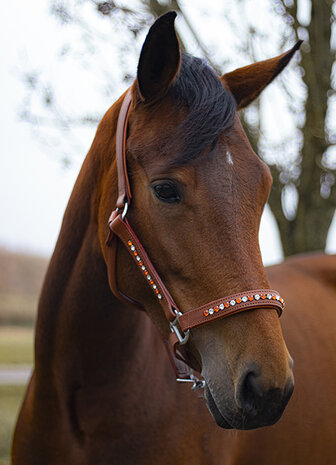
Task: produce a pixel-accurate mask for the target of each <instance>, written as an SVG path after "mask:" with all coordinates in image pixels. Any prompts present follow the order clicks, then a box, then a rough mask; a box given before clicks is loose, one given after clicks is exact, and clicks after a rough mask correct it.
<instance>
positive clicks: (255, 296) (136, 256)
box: [106, 89, 285, 375]
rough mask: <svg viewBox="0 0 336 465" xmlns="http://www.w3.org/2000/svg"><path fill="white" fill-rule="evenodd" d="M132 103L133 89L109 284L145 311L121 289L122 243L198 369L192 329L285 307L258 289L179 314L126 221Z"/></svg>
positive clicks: (120, 141)
mask: <svg viewBox="0 0 336 465" xmlns="http://www.w3.org/2000/svg"><path fill="white" fill-rule="evenodd" d="M131 102H132V97H131V90H130V89H129V90H128V91H127V92H126V94H125V97H124V100H123V103H122V105H121V109H120V112H119V117H118V123H117V131H116V162H117V172H118V200H117V204H116V207H117V208H116V210H114V211H113V212H112V214H111V216H110V218H109V221H108V226H109V235H108V238H107V241H106V244H107V245H108V251H107V254H108V255H107V269H108V278H109V284H110V287H111V290H112V292H113V293H114V295H115V296H116V297H117V298H118V299H119V300H121V301H122V302H124V303H127V304H130V305H132V306H134V307H136V308H138V309H141V310H143V307H142V305H141V304H140V303H138V302H136V301H135V300H133V299H132V298H130V297H129V296H126V295H125V294H123V293H122V292H121V291H120V290H119V287H118V283H117V273H116V262H117V249H118V243H119V242H120V241H121V242H122V243H123V244H124V246H125V247H126V249H127V250H128V252H129V253H130V255H131V256H132V257H133V260H134V261H135V263H136V265H137V267H138V269H139V271H140V273H141V274H142V275H143V277H144V279H145V280H146V282H147V284H148V285H149V286H150V288H151V289H152V291H153V293H154V295H155V297H156V299H157V300H158V302H159V303H160V304H161V306H162V308H163V311H164V313H165V316H166V318H167V320H168V322H169V324H170V330H171V332H170V335H169V338H168V339H169V345H170V347H171V348H172V350H173V352H174V354H175V355H176V356H177V357H178V358H179V359H180V360H183V362H185V363H187V364H188V365H190V366H192V367H193V368H195V365H194V364H193V363H192V362H190V359H189V357H188V356H187V351H186V350H185V347H183V346H184V344H185V343H186V342H187V341H188V338H189V334H190V330H191V329H192V328H196V327H198V326H202V325H204V324H207V323H210V322H211V321H214V320H218V319H220V318H224V317H228V316H230V315H233V314H236V313H240V312H243V311H245V310H253V309H256V308H273V309H275V310H276V311H277V312H278V315H279V316H280V315H281V313H282V310H283V308H284V306H285V303H284V300H283V299H282V298H281V297H280V295H279V293H278V292H277V291H273V290H270V289H256V290H249V291H244V292H240V293H237V294H234V295H230V296H227V297H223V298H221V299H218V300H215V301H213V302H210V303H208V304H205V305H202V306H201V307H198V308H195V309H193V310H189V311H187V312H185V313H182V312H181V311H180V310H179V308H178V306H177V305H176V303H175V302H174V299H173V297H172V296H171V294H170V292H169V291H168V289H167V288H166V286H165V285H164V283H163V282H162V280H161V278H160V276H159V274H158V273H157V271H156V269H155V267H154V265H153V264H152V262H151V261H150V258H149V257H148V255H147V253H146V251H145V249H144V247H143V246H142V244H141V242H140V240H139V238H138V237H137V236H136V234H135V232H134V231H133V229H132V227H131V226H130V224H129V222H128V221H127V218H126V214H127V209H128V207H129V205H130V202H131V199H132V195H131V189H130V184H129V178H128V174H127V165H126V132H127V122H128V115H129V109H130V106H131ZM118 239H119V240H118ZM177 375H179V373H177Z"/></svg>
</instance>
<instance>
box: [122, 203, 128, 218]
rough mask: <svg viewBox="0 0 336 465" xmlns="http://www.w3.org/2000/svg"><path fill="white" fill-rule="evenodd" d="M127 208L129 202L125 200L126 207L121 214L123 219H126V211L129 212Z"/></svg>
mask: <svg viewBox="0 0 336 465" xmlns="http://www.w3.org/2000/svg"><path fill="white" fill-rule="evenodd" d="M127 210H128V203H127V202H125V205H124V209H123V212H122V214H121V219H122V220H124V218H125V216H126V213H127Z"/></svg>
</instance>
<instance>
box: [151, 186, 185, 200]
mask: <svg viewBox="0 0 336 465" xmlns="http://www.w3.org/2000/svg"><path fill="white" fill-rule="evenodd" d="M153 191H154V194H155V196H156V197H157V198H158V199H159V200H161V201H162V202H168V203H177V202H179V201H180V200H181V197H180V195H179V193H178V192H177V189H176V187H175V186H174V185H172V184H170V183H167V182H165V183H162V184H155V186H153Z"/></svg>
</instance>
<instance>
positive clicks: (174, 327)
mask: <svg viewBox="0 0 336 465" xmlns="http://www.w3.org/2000/svg"><path fill="white" fill-rule="evenodd" d="M174 312H175V315H176V318H175V319H174V321H171V322H170V323H169V324H170V330H171V332H172V333H175V334H176V337H177V339H178V341H179V343H180V344H181V345H182V346H183V345H184V344H186V343H187V342H188V339H189V335H190V331H189V329H188V330H187V331H186V332H185V333H182V334H181V332H180V330H179V328H178V327H177V324H178V325H179V326H180V322H179V316H181V315H182V313H181V312H179V311H177V310H174Z"/></svg>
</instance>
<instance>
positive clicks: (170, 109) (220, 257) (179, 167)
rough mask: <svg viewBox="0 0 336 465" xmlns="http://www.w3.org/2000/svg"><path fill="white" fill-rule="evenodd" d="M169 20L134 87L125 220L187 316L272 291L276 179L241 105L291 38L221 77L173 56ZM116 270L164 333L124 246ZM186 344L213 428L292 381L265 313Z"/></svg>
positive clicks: (281, 399)
mask: <svg viewBox="0 0 336 465" xmlns="http://www.w3.org/2000/svg"><path fill="white" fill-rule="evenodd" d="M175 16H176V15H175V13H167V14H166V15H164V16H162V17H161V18H159V19H158V20H157V21H156V22H155V23H154V25H153V26H152V27H151V29H150V31H149V33H148V35H147V38H146V40H145V42H144V45H143V48H142V51H141V55H140V59H139V64H138V72H137V79H136V80H135V82H134V83H133V85H132V87H131V94H132V103H131V107H130V113H129V119H128V129H127V141H126V155H127V167H128V173H129V177H130V184H131V189H132V195H133V199H132V204H131V206H130V208H129V211H128V213H127V218H128V220H129V222H130V224H132V227H133V229H134V231H135V232H136V234H137V235H138V237H139V238H140V239H141V243H142V244H143V246H144V248H145V249H146V251H147V253H148V255H149V257H150V259H151V261H152V263H153V264H154V265H155V267H156V269H157V270H158V273H159V274H160V277H161V279H162V281H163V282H164V283H165V286H166V287H167V289H168V290H169V292H170V293H171V295H172V296H173V298H174V301H175V302H176V304H177V305H178V307H179V309H180V310H181V312H182V313H185V312H188V310H190V309H193V308H195V307H199V306H201V305H203V304H205V303H206V302H210V301H213V300H215V299H219V298H220V297H222V296H224V295H228V294H233V293H238V292H241V291H243V290H244V289H259V288H266V289H268V288H269V287H270V285H269V282H268V280H267V277H266V274H265V270H264V267H263V264H262V259H261V255H260V250H259V244H258V230H259V224H260V219H261V215H262V211H263V208H264V205H265V203H266V201H267V198H268V195H269V192H270V188H271V185H272V178H271V174H270V172H269V169H268V167H267V166H266V164H265V163H264V162H263V161H262V160H261V159H260V158H259V157H258V156H257V155H256V154H255V153H254V151H253V150H252V148H251V146H250V144H249V141H248V139H247V137H246V135H245V133H244V130H243V128H242V125H241V123H240V120H239V117H238V115H237V111H238V110H239V109H241V108H243V107H245V106H246V105H248V104H249V103H250V102H251V101H253V100H254V99H255V98H256V97H257V96H258V95H259V94H260V92H261V91H262V90H263V89H264V88H265V87H266V85H268V84H269V83H270V82H271V81H272V80H273V79H274V78H275V77H276V75H277V74H279V73H280V72H281V70H282V69H283V68H284V67H285V66H286V64H287V63H288V62H289V60H290V58H291V57H292V56H293V54H294V52H295V50H296V49H297V48H298V44H297V45H296V46H295V47H294V48H293V49H292V50H290V51H289V52H287V53H284V54H283V55H281V56H279V57H276V58H273V59H270V60H266V61H263V62H259V63H255V64H252V65H250V66H247V67H245V68H241V69H238V70H236V71H233V72H231V73H228V74H224V75H223V76H221V77H218V76H217V75H216V74H215V73H214V71H213V70H212V69H211V68H210V67H209V66H208V65H207V64H206V63H205V62H204V61H203V60H200V59H198V58H195V57H192V56H189V55H186V54H181V52H180V48H179V43H178V39H177V37H176V33H175V30H174V19H175ZM121 101H122V99H120V100H119V101H118V102H117V103H116V106H117V108H118V109H119V108H120V105H121ZM110 120H111V119H109V120H106V119H105V121H104V120H103V122H102V123H101V128H100V129H101V131H104V132H105V133H109V132H110V133H111V131H112V128H111V127H109V126H108V124H107V121H110ZM113 121H114V122H115V118H114V120H113ZM113 143H115V140H113ZM109 157H110V156H109V155H105V158H106V160H107V161H106V163H107V164H108V169H106V170H105V173H104V176H105V177H104V182H103V183H102V186H103V187H102V195H101V203H100V207H99V212H100V213H99V229H100V242H101V247H102V249H103V253H104V256H105V257H106V256H107V248H106V245H105V236H106V223H107V218H108V215H109V213H110V211H111V209H112V207H113V206H114V205H115V199H116V197H117V193H116V186H115V183H114V181H115V178H116V165H115V160H114V159H113V158H112V157H111V158H109ZM113 202H114V203H113ZM117 276H118V285H119V287H120V290H121V291H122V292H123V293H124V294H126V295H129V296H131V297H132V299H134V300H136V301H138V302H140V303H141V305H142V306H143V307H144V308H145V310H146V312H147V314H148V315H149V316H150V318H151V319H152V320H153V322H154V323H155V324H156V326H157V327H158V328H159V329H160V331H161V332H162V333H163V334H164V335H165V336H168V334H169V332H170V329H169V324H168V322H167V319H166V318H165V315H164V313H163V311H162V308H161V306H160V305H159V302H158V299H157V298H156V297H155V295H154V294H153V292H151V289H150V288H149V287H148V286H146V284H144V280H143V277H142V276H141V273H139V271H138V270H137V268H136V266H135V264H134V262H133V261H132V259H131V258H130V256H129V254H128V253H127V251H126V250H125V248H120V250H119V253H118V260H117ZM188 344H189V352H190V354H191V357H192V359H193V362H194V364H196V365H197V366H199V369H200V371H201V373H202V376H203V378H204V380H205V382H206V387H205V396H206V400H207V404H208V407H209V410H210V412H211V413H212V415H213V417H214V419H215V421H216V422H217V424H218V425H219V426H222V427H224V428H238V429H250V428H256V427H261V426H266V425H271V424H273V423H274V422H276V421H277V420H278V419H279V418H280V416H281V415H282V412H283V411H284V408H285V406H286V404H287V402H288V400H289V398H290V396H291V393H292V391H293V386H294V382H293V374H292V360H291V357H290V355H289V353H288V350H287V348H286V344H285V342H284V339H283V336H282V332H281V327H280V322H279V318H278V314H277V312H276V311H275V310H274V309H273V308H262V309H261V308H260V309H259V308H258V309H255V310H250V311H245V312H242V313H239V314H236V315H232V316H230V317H229V318H224V319H220V320H218V321H213V322H210V323H209V324H206V325H202V326H200V327H197V328H195V329H193V330H192V336H191V338H190V340H189V342H188Z"/></svg>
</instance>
